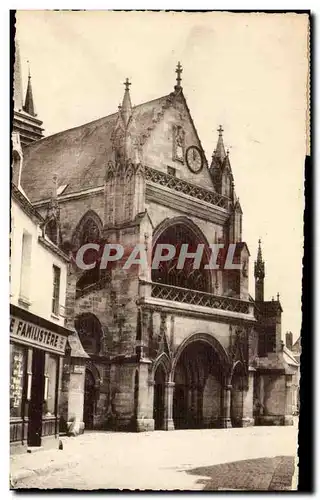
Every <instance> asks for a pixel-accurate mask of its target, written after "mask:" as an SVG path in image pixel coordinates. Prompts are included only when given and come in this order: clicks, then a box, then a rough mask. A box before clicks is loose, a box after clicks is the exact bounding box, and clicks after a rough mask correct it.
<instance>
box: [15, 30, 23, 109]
mask: <svg viewBox="0 0 320 500" xmlns="http://www.w3.org/2000/svg"><path fill="white" fill-rule="evenodd" d="M15 49H16V50H15V58H14V75H13V78H14V80H13V101H14V109H15V110H16V111H21V110H22V109H23V90H22V76H21V61H20V47H19V41H18V40H17V39H16V41H15Z"/></svg>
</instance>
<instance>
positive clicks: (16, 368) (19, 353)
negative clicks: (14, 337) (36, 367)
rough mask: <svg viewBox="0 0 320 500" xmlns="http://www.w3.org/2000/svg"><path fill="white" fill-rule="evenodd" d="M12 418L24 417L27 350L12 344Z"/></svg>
mask: <svg viewBox="0 0 320 500" xmlns="http://www.w3.org/2000/svg"><path fill="white" fill-rule="evenodd" d="M10 358H11V360H10V417H22V411H23V404H22V402H23V389H24V380H25V372H26V349H25V348H23V347H21V346H19V345H16V344H10Z"/></svg>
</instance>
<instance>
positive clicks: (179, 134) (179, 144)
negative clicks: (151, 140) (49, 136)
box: [172, 125, 185, 163]
mask: <svg viewBox="0 0 320 500" xmlns="http://www.w3.org/2000/svg"><path fill="white" fill-rule="evenodd" d="M184 156H185V131H184V130H183V128H182V127H181V125H174V126H173V155H172V157H173V160H174V161H180V162H181V163H184Z"/></svg>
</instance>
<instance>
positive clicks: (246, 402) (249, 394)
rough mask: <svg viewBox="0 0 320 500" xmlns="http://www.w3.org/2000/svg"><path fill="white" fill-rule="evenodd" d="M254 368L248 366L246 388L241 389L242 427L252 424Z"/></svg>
mask: <svg viewBox="0 0 320 500" xmlns="http://www.w3.org/2000/svg"><path fill="white" fill-rule="evenodd" d="M255 371H256V370H255V368H251V367H249V373H248V388H247V390H246V391H243V418H242V427H249V426H251V425H254V418H253V384H254V377H255Z"/></svg>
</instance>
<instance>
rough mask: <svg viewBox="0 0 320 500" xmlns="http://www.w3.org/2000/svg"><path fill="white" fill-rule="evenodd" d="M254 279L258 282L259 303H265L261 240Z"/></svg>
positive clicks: (257, 295) (257, 296)
mask: <svg viewBox="0 0 320 500" xmlns="http://www.w3.org/2000/svg"><path fill="white" fill-rule="evenodd" d="M254 277H255V281H256V294H255V298H256V300H257V301H260V302H263V300H264V277H265V272H264V261H263V260H262V250H261V240H260V239H259V242H258V254H257V260H256V262H255V263H254Z"/></svg>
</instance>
